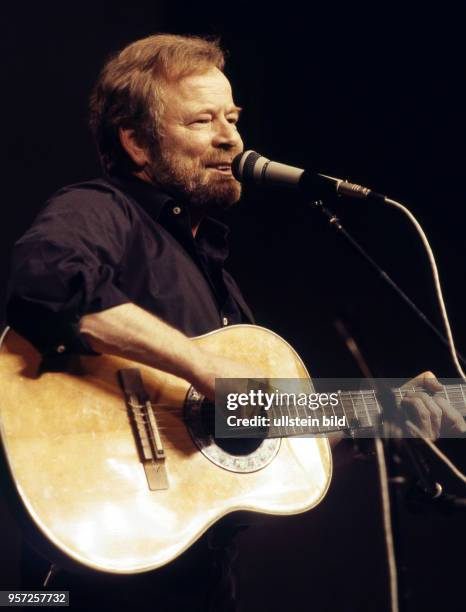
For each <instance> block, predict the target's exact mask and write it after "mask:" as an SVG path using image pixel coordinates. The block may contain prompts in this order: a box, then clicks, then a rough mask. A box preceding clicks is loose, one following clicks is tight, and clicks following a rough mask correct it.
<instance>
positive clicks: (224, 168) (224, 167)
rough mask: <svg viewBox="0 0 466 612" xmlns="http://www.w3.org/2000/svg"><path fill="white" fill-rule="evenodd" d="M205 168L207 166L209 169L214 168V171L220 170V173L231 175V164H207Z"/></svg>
mask: <svg viewBox="0 0 466 612" xmlns="http://www.w3.org/2000/svg"><path fill="white" fill-rule="evenodd" d="M207 168H209V170H215V171H216V172H220V173H221V174H225V175H229V176H231V164H228V163H223V164H208V165H207Z"/></svg>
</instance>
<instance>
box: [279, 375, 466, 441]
mask: <svg viewBox="0 0 466 612" xmlns="http://www.w3.org/2000/svg"><path fill="white" fill-rule="evenodd" d="M391 391H392V392H393V394H394V397H395V400H396V404H397V405H399V404H400V403H401V401H402V399H403V397H404V396H405V395H406V394H407V393H408V392H411V391H424V392H425V389H424V388H422V387H414V386H413V387H403V388H396V389H392V390H391ZM337 396H338V404H337V405H335V406H330V405H329V406H326V407H323V406H321V407H319V408H318V409H317V410H310V409H309V408H308V407H306V406H299V405H296V404H293V405H279V406H274V407H273V408H272V409H271V411H270V414H269V415H268V416H269V418H270V426H269V431H268V435H269V436H270V437H288V436H300V435H307V434H314V435H315V434H326V433H331V432H336V431H345V430H346V431H348V430H354V431H355V432H358V430H359V434H361V433H362V432H363V431H364V430H365V431H366V432H367V434H368V435H370V434H372V433H374V431H375V429H376V428H377V427H378V426H379V425H380V424H381V423H382V422H383V410H382V406H381V403H380V401H379V400H378V398H377V393H376V391H375V390H373V389H367V390H358V391H338V392H337ZM435 396H437V397H443V398H444V399H446V400H447V401H448V402H449V403H450V404H451V406H452V407H453V408H455V409H456V410H457V411H458V412H459V413H460V414H462V415H463V417H466V384H461V383H458V384H452V385H444V386H443V390H442V391H438V392H436V393H435ZM303 420H306V423H303ZM296 421H298V422H299V423H300V424H299V425H297V424H296Z"/></svg>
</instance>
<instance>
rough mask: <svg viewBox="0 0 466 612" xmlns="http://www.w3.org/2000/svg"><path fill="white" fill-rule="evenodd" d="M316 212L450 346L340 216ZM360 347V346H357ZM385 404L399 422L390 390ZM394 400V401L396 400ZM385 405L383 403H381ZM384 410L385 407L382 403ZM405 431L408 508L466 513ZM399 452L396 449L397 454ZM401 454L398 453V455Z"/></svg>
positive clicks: (320, 206)
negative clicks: (409, 474) (434, 476)
mask: <svg viewBox="0 0 466 612" xmlns="http://www.w3.org/2000/svg"><path fill="white" fill-rule="evenodd" d="M311 205H312V206H313V207H314V208H316V209H317V210H319V211H320V212H321V213H322V214H323V215H324V216H325V217H326V219H327V220H328V222H329V224H330V226H331V227H333V228H334V229H335V230H336V231H337V232H339V233H340V234H341V235H342V236H344V237H345V238H346V240H347V241H348V242H349V243H350V244H351V245H352V246H353V247H354V249H355V250H356V251H357V252H358V253H359V254H360V255H361V256H362V257H363V259H364V260H365V261H366V262H367V263H368V264H369V265H370V267H371V268H372V269H373V270H375V271H376V272H377V273H378V275H379V276H380V277H381V278H382V279H383V280H384V281H385V282H386V283H387V284H388V285H389V286H390V287H391V288H392V289H393V290H394V291H395V293H396V294H397V295H398V296H399V297H400V298H401V299H402V300H403V301H404V302H405V303H406V304H408V306H409V307H410V308H411V310H413V311H414V312H415V314H416V315H417V316H418V318H419V319H421V321H423V322H424V323H425V324H426V325H427V326H428V327H429V328H430V329H431V330H432V331H433V332H434V333H435V335H436V336H437V337H438V338H439V340H440V341H441V342H442V343H443V344H444V345H445V346H447V347H448V346H449V343H448V340H447V338H445V336H444V335H443V334H442V332H441V331H440V330H439V329H438V328H437V327H436V326H435V325H434V324H433V323H432V322H431V321H430V320H429V319H428V317H427V316H426V315H425V314H424V313H423V312H422V311H421V310H420V309H419V308H418V307H417V306H416V304H415V303H414V302H413V301H412V300H411V299H410V298H409V296H408V295H406V293H405V292H404V291H403V290H402V289H401V288H400V287H399V286H398V285H397V284H396V283H395V281H394V280H393V279H392V278H391V277H390V276H389V275H388V274H387V272H385V270H383V269H382V268H381V266H379V264H378V263H377V262H376V261H375V260H374V259H373V258H372V257H371V256H370V255H369V254H368V253H367V251H366V250H365V249H364V248H363V247H362V246H361V245H360V244H359V242H358V241H357V240H356V239H355V238H354V237H353V236H351V234H350V233H349V232H348V231H347V230H346V229H345V228H344V227H343V225H342V224H341V221H340V220H339V218H338V217H337V215H336V214H335V213H334V212H333V211H331V210H330V209H329V208H327V207H326V206H325V205H324V203H323V201H322V200H315V201H313V202H312V204H311ZM339 333H340V334H341V335H342V336H343V337H344V336H345V335H347V332H346V330H345V329H344V326H342V328H341V329H340V330H339ZM355 346H357V345H355ZM357 353H358V354H357V355H353V357H354V358H355V359H356V361H357V362H358V364H359V365H360V367H361V364H364V365H365V367H362V369H363V372H364V375H365V376H366V377H368V372H369V371H368V369H367V365H366V364H365V362H364V358H363V357H362V354H361V353H360V351H359V349H357ZM456 353H457V356H458V359H459V361H461V362H462V363H463V365H466V359H465V358H464V357H463V355H461V353H460V352H459V351H456ZM385 391H386V392H385V397H386V400H385V402H386V403H387V402H389V404H390V405H392V408H391V409H389V406H387V414H386V416H389V415H390V414H391V418H392V419H393V420H395V419H396V418H397V415H396V412H395V411H394V409H393V406H395V407H396V403H395V404H393V402H392V401H391V400H390V401H389V400H388V399H387V398H389V395H390V394H391V391H390V390H388V389H387V390H385ZM392 399H393V400H394V398H392ZM381 403H382V402H381ZM382 406H383V403H382ZM383 408H384V409H385V406H383ZM402 429H403V430H404V439H405V440H406V444H405V445H404V449H405V454H406V459H405V461H406V462H407V463H408V464H409V465H411V467H412V469H413V472H414V473H415V474H416V475H417V480H416V482H415V483H414V484H413V485H412V488H411V491H410V492H409V493H408V504H409V506H410V507H411V509H420V508H421V507H422V505H424V507H425V506H426V505H429V508H430V510H431V511H432V512H434V511H435V512H438V511H440V512H452V511H460V512H461V511H464V510H466V498H460V497H457V496H454V495H448V494H445V493H443V490H442V487H441V485H440V484H439V483H437V482H435V481H434V480H433V479H432V476H431V474H430V470H429V467H428V464H427V462H426V459H425V457H424V456H423V454H422V452H421V451H420V449H419V445H418V443H419V440H416V439H413V438H412V434H411V433H410V432H408V431H407V429H406V428H405V426H404V424H403V426H402ZM395 451H396V449H394V452H395ZM396 452H398V451H396Z"/></svg>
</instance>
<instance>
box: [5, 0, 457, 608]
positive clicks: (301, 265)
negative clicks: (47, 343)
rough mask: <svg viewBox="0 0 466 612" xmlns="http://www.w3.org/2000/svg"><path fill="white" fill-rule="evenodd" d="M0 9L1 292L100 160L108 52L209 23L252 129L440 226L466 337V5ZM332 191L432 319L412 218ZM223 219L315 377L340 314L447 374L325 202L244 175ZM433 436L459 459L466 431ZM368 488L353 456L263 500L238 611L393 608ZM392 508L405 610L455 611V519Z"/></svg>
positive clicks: (366, 470) (241, 266) (387, 363)
mask: <svg viewBox="0 0 466 612" xmlns="http://www.w3.org/2000/svg"><path fill="white" fill-rule="evenodd" d="M3 17H4V36H3V44H4V45H5V49H4V53H3V57H4V58H5V59H6V66H5V72H4V75H3V88H2V89H3V97H4V102H5V103H6V105H5V111H4V113H5V114H4V115H3V121H2V131H3V135H4V140H5V141H6V145H7V147H6V153H7V156H6V159H5V161H4V163H3V169H4V176H3V182H2V187H3V199H4V201H3V211H2V212H3V214H2V239H1V241H0V246H1V249H2V252H1V257H0V265H1V270H0V274H1V278H2V283H1V284H0V292H1V298H2V301H3V296H4V293H5V279H6V276H7V268H8V255H9V250H10V248H11V245H12V244H13V242H14V240H15V239H17V238H18V237H19V235H20V234H21V232H22V231H24V229H25V228H26V227H27V226H28V225H29V223H30V222H31V220H32V219H33V217H34V215H35V214H36V212H37V210H38V208H39V206H40V205H41V204H42V202H43V201H44V200H45V199H46V198H47V196H48V195H50V194H51V193H52V192H53V191H54V190H55V189H57V188H58V187H60V186H62V185H64V184H67V183H71V182H75V181H79V180H82V179H85V178H89V177H92V176H94V175H96V174H97V173H98V171H99V169H98V163H97V158H96V155H95V153H94V150H93V146H92V142H91V139H90V136H89V134H88V132H87V129H86V104H87V96H88V93H89V90H90V87H91V85H92V83H93V81H94V79H95V77H96V75H97V72H98V70H99V68H100V66H101V64H102V62H103V60H104V59H105V57H106V56H107V55H108V54H109V53H111V52H112V51H115V50H117V49H118V48H120V47H122V46H123V45H125V44H126V43H128V42H130V41H132V40H135V39H137V38H140V37H143V36H146V35H149V34H151V33H155V32H160V31H171V32H176V33H195V34H218V35H220V36H221V38H222V41H223V44H224V46H225V47H226V48H227V49H228V50H229V52H230V58H229V61H228V65H227V74H228V76H229V77H230V79H231V81H232V83H233V87H234V91H235V97H236V102H237V103H238V104H240V105H241V106H243V107H244V109H245V110H244V116H243V118H242V121H241V124H240V130H241V132H242V135H243V139H244V141H245V145H246V147H247V148H254V149H256V150H258V151H259V152H261V153H263V154H264V155H266V156H268V157H270V158H272V159H277V160H280V161H283V162H286V163H290V164H294V165H298V166H302V167H303V166H305V167H312V168H315V169H317V170H320V171H323V172H327V173H329V174H333V175H335V176H341V177H345V178H350V179H352V180H354V181H357V182H361V183H362V184H365V185H368V186H372V187H374V188H375V189H377V190H378V191H382V192H385V193H388V194H389V195H390V196H392V197H393V198H395V199H399V200H401V201H402V202H404V203H405V204H406V205H407V206H408V207H409V208H410V209H411V210H412V211H413V212H414V214H415V215H416V216H417V217H418V219H419V220H420V222H421V224H422V225H423V227H424V229H425V231H426V232H427V235H428V236H429V238H430V240H431V244H432V247H433V249H434V252H435V253H436V256H437V260H438V264H439V267H440V273H441V277H442V280H443V286H444V289H445V296H446V302H447V307H448V310H449V314H450V318H451V323H452V327H453V330H454V333H455V337H456V340H457V345H458V348H459V349H460V350H461V348H463V351H464V352H466V348H465V347H466V326H465V325H464V323H463V316H462V315H463V308H464V304H465V291H464V287H465V283H464V260H465V255H466V246H465V240H464V231H465V221H466V209H465V207H464V201H465V196H464V187H463V184H462V179H463V177H464V171H463V168H464V164H465V153H464V136H465V123H466V122H465V116H464V109H465V102H466V96H465V93H464V79H465V69H464V65H465V54H464V51H465V48H464V47H465V45H464V42H463V38H464V37H462V36H461V31H460V25H461V21H462V17H463V16H462V15H461V14H460V12H459V11H458V12H454V11H452V10H451V9H450V8H449V7H448V6H447V5H444V6H443V7H441V8H439V7H437V8H436V9H435V10H434V9H426V8H425V7H423V8H422V10H421V8H420V7H411V9H409V10H408V8H407V7H404V8H401V7H397V6H396V5H395V4H393V3H388V2H381V3H374V5H373V7H372V8H371V9H366V11H365V12H364V11H363V10H362V9H360V8H358V7H356V6H354V5H351V8H348V7H346V8H343V7H338V6H337V5H334V6H330V5H328V6H327V8H325V9H323V8H322V7H320V8H319V7H318V6H317V5H314V4H313V3H302V4H300V3H297V2H287V3H286V5H285V4H283V5H282V6H280V7H279V8H275V7H273V6H271V5H270V4H269V3H267V4H266V3H256V4H254V5H253V4H251V3H245V2H239V1H237V2H236V3H234V5H231V6H229V5H223V4H220V3H213V2H210V1H207V2H202V3H197V2H186V3H182V2H179V1H173V0H172V1H170V2H168V1H164V2H139V3H135V2H132V3H125V4H124V5H123V4H121V5H120V4H117V3H111V4H110V3H109V4H104V3H101V4H100V5H99V4H94V5H93V6H90V5H85V4H79V5H78V4H76V5H74V7H73V8H70V7H68V6H65V4H62V5H61V6H58V5H57V6H53V5H52V4H50V5H47V4H46V3H45V4H41V6H40V8H39V7H37V6H34V7H32V6H31V7H28V6H24V5H21V6H16V7H11V8H10V9H9V10H8V12H7V13H5V12H4V14H3ZM328 204H330V205H332V206H334V207H335V210H337V212H338V213H339V215H340V217H341V219H342V220H343V221H344V223H345V225H346V226H347V228H348V229H350V230H351V231H352V232H354V234H355V236H357V237H359V239H360V241H361V242H362V244H363V245H364V246H365V247H366V248H367V249H368V250H369V252H370V253H371V254H372V255H373V257H375V258H376V259H377V260H378V261H379V262H380V263H381V264H382V266H383V267H384V268H385V269H386V270H387V271H388V272H389V273H390V274H392V275H393V277H394V278H395V279H396V280H397V281H398V282H399V284H400V285H401V287H402V288H404V289H405V290H406V291H407V293H408V294H409V295H410V296H411V297H412V298H413V299H414V300H415V301H416V302H417V303H418V304H419V305H420V306H421V308H422V309H423V310H424V311H425V312H426V313H427V314H428V315H429V316H430V317H431V318H432V320H433V321H434V322H435V323H437V324H438V325H440V324H441V322H440V318H439V314H438V307H437V304H436V301H435V296H434V292H433V287H432V281H431V275H430V272H429V269H428V266H427V260H426V257H425V254H424V252H423V250H422V248H421V246H420V241H419V239H418V237H417V235H416V233H415V232H414V230H413V229H412V227H411V226H410V225H409V223H408V222H407V221H406V220H405V218H404V217H403V216H401V214H400V213H399V212H398V211H395V210H393V209H390V208H386V207H385V208H384V207H382V206H380V205H377V204H368V203H364V202H358V201H343V200H338V199H336V198H334V199H333V200H331V201H330V200H329V201H328ZM229 222H230V225H231V228H232V254H231V258H230V261H229V267H230V270H231V271H232V272H233V273H234V275H235V276H236V277H237V279H238V281H239V282H240V285H241V286H242V287H243V290H244V293H245V295H246V297H247V298H248V300H249V302H250V304H251V305H252V307H253V309H254V311H255V313H256V317H257V320H258V322H259V323H260V324H262V325H264V326H266V327H270V328H272V329H274V330H276V331H277V332H278V333H280V334H281V335H283V336H284V337H285V338H286V339H287V340H289V341H290V342H291V343H292V344H293V345H294V346H295V347H296V348H297V350H298V352H300V354H301V355H302V357H303V359H304V360H305V362H306V364H307V365H308V367H309V369H310V371H311V373H312V374H313V375H314V376H329V377H336V376H358V375H359V372H358V370H357V368H356V366H355V365H354V364H353V362H352V360H351V358H350V356H349V355H348V353H347V351H346V349H345V348H344V346H343V345H342V343H341V340H340V338H339V337H338V336H337V334H336V332H335V329H334V320H335V318H337V317H339V318H342V319H343V320H344V321H345V322H346V324H347V326H348V327H349V329H350V330H351V331H352V332H353V334H354V335H355V337H356V339H357V340H358V342H359V343H360V346H361V348H362V350H363V351H364V353H365V355H366V357H367V359H368V361H369V363H370V365H371V367H372V368H373V371H375V372H376V373H377V374H379V375H383V376H402V377H410V376H412V375H414V374H416V373H418V372H420V371H422V370H425V369H431V370H434V371H435V372H436V373H437V374H438V375H439V376H454V375H455V370H454V368H453V366H452V364H451V360H450V358H449V355H448V352H447V350H446V349H445V348H444V347H442V346H441V345H440V344H439V342H438V341H437V340H436V339H435V338H434V337H433V335H432V334H431V333H430V332H429V331H428V330H427V329H426V327H425V326H424V325H423V324H422V323H421V322H419V321H418V320H417V319H416V318H415V316H414V315H413V314H412V313H411V312H410V311H409V310H408V309H407V308H406V307H405V306H404V305H403V304H401V303H400V302H399V300H398V299H397V298H396V297H394V296H393V295H392V293H391V292H390V290H389V289H388V288H386V287H385V286H384V285H383V284H382V283H381V281H380V280H379V279H378V278H377V277H376V276H375V275H374V274H373V273H372V272H370V271H369V270H368V269H367V267H366V265H365V264H364V263H363V262H361V260H360V259H359V257H358V256H356V255H355V254H354V252H353V251H352V250H351V249H350V248H349V247H348V246H347V245H346V244H345V243H344V242H343V241H342V239H341V238H340V237H338V236H336V235H335V234H334V233H333V232H332V231H331V230H330V229H329V228H328V226H326V225H325V223H324V222H323V221H322V220H321V219H320V218H319V216H318V215H317V214H316V213H314V212H312V211H310V210H308V209H307V208H306V207H303V206H298V205H297V204H296V202H295V201H294V199H293V198H292V197H290V196H289V195H286V194H283V193H278V192H272V193H267V194H260V193H247V192H246V194H245V197H244V199H243V201H242V203H240V204H239V205H238V206H237V207H236V209H235V210H234V211H233V212H232V213H231V215H230V218H229ZM444 448H446V449H447V450H448V451H449V452H451V453H453V455H454V456H455V457H456V459H457V460H459V461H460V462H461V460H462V455H461V453H462V446H461V444H459V443H456V444H455V443H454V442H450V443H449V444H444ZM462 465H463V467H464V466H465V461H464V459H463V463H462ZM440 473H441V474H442V475H443V472H442V471H441V470H440ZM451 487H452V488H451V490H455V489H454V483H453V482H452V483H451ZM376 493H377V484H376V477H375V472H374V470H373V466H371V465H364V466H363V465H358V464H354V463H353V464H352V465H351V466H349V467H347V468H346V469H345V470H343V471H342V474H341V475H339V476H338V477H337V478H335V481H334V485H333V488H332V490H331V492H330V494H329V497H328V498H327V500H326V501H325V502H324V504H323V505H322V506H321V507H320V508H319V509H317V510H316V511H315V512H314V514H313V515H312V513H311V514H309V515H306V516H304V517H299V518H293V519H286V520H282V521H277V520H276V519H270V520H268V521H267V522H266V523H265V524H264V525H262V526H258V527H256V528H254V529H252V530H251V533H250V534H248V535H245V536H244V537H243V541H242V556H241V562H240V573H241V583H240V588H241V592H242V594H243V601H244V603H243V606H244V610H252V609H253V607H254V606H257V605H259V602H261V601H262V602H263V603H264V604H265V603H267V605H269V606H270V609H278V608H279V607H282V606H283V605H289V606H290V607H291V609H293V610H305V609H309V608H310V609H314V608H312V606H311V605H310V602H315V603H314V605H315V609H316V610H324V609H325V610H327V609H328V610H336V609H345V610H349V611H350V610H375V609H377V610H378V609H384V607H383V606H384V604H383V603H376V602H382V601H383V598H384V595H385V592H386V586H385V573H384V562H383V558H382V556H381V554H382V544H381V542H382V539H381V534H380V518H379V514H378V502H377V496H376ZM403 525H404V527H403V533H404V539H405V544H406V548H407V550H408V558H409V560H410V567H411V571H412V584H413V601H414V602H415V606H414V607H413V609H418V608H416V606H421V605H424V606H433V607H432V608H431V607H424V609H435V607H436V606H437V605H440V603H443V604H446V603H447V602H448V603H449V605H450V606H451V607H450V608H449V609H452V610H453V609H458V610H459V609H460V608H461V607H462V606H461V598H460V585H461V580H460V573H459V568H460V566H461V554H460V551H461V544H462V545H463V549H462V550H463V553H464V543H465V541H464V540H465V538H464V532H465V530H464V520H462V519H461V518H460V517H449V518H422V517H416V518H413V517H411V516H408V515H406V516H404V519H403ZM461 538H462V542H460V539H461ZM440 555H441V557H442V558H441V563H440V560H439V556H440ZM463 564H464V554H463ZM270 593H272V595H270ZM306 594H308V596H309V598H308V600H306V599H305V596H306ZM261 598H262V599H261ZM306 601H308V603H306ZM325 602H326V603H325ZM419 609H420V608H419Z"/></svg>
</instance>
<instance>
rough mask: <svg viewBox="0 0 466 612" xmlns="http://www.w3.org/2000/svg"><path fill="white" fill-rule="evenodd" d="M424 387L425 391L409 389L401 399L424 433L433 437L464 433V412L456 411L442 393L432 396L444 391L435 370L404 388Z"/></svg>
mask: <svg viewBox="0 0 466 612" xmlns="http://www.w3.org/2000/svg"><path fill="white" fill-rule="evenodd" d="M409 387H423V388H424V389H425V391H409V392H408V393H407V394H406V395H405V397H404V398H403V400H402V402H401V407H402V408H403V409H404V410H405V411H406V415H407V418H409V419H410V420H411V421H412V422H413V423H414V424H415V425H417V427H418V428H419V429H420V430H421V431H422V433H423V434H424V435H425V436H426V437H427V438H430V439H432V440H436V439H437V438H439V437H440V435H441V434H444V433H449V434H454V433H464V432H465V431H466V423H465V422H464V419H463V417H462V415H461V414H460V413H459V412H458V411H457V410H455V409H454V408H453V407H452V406H451V405H450V402H449V401H448V400H446V399H445V398H444V397H441V396H440V395H431V393H436V392H438V391H443V385H442V384H441V383H439V381H438V380H437V378H436V377H435V375H434V374H433V373H432V372H423V373H422V374H419V376H416V377H415V378H413V379H411V380H410V381H409V382H407V383H406V384H405V385H403V387H402V388H409Z"/></svg>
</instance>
